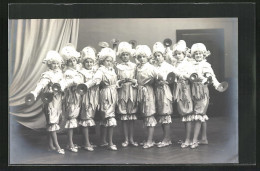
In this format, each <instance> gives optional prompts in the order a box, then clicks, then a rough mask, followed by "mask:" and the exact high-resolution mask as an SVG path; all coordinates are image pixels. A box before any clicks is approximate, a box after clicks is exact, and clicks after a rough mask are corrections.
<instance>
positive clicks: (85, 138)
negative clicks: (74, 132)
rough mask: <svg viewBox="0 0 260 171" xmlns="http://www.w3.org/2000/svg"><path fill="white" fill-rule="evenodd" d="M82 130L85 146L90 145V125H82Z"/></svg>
mask: <svg viewBox="0 0 260 171" xmlns="http://www.w3.org/2000/svg"><path fill="white" fill-rule="evenodd" d="M82 132H83V136H84V147H90V146H91V145H90V142H89V131H88V127H82Z"/></svg>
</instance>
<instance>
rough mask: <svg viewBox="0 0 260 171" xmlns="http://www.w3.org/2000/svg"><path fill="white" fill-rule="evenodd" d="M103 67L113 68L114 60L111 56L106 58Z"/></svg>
mask: <svg viewBox="0 0 260 171" xmlns="http://www.w3.org/2000/svg"><path fill="white" fill-rule="evenodd" d="M103 65H104V66H105V67H107V68H108V67H112V66H113V59H112V57H110V56H107V57H106V58H105V60H104V61H103Z"/></svg>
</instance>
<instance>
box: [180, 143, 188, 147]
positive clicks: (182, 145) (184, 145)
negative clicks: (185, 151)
mask: <svg viewBox="0 0 260 171" xmlns="http://www.w3.org/2000/svg"><path fill="white" fill-rule="evenodd" d="M189 146H190V143H188V144H187V143H182V144H181V148H187V147H189Z"/></svg>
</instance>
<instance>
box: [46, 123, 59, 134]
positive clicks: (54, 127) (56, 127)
mask: <svg viewBox="0 0 260 171" xmlns="http://www.w3.org/2000/svg"><path fill="white" fill-rule="evenodd" d="M46 130H47V131H48V132H52V131H58V130H60V126H59V125H58V124H50V125H47V128H46Z"/></svg>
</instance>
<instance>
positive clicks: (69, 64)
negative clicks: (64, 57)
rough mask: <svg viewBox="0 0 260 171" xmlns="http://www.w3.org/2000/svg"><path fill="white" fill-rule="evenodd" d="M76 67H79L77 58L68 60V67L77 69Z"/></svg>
mask: <svg viewBox="0 0 260 171" xmlns="http://www.w3.org/2000/svg"><path fill="white" fill-rule="evenodd" d="M76 65H77V60H76V58H71V59H70V60H68V66H69V67H76Z"/></svg>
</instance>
